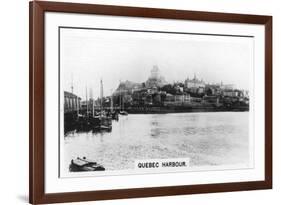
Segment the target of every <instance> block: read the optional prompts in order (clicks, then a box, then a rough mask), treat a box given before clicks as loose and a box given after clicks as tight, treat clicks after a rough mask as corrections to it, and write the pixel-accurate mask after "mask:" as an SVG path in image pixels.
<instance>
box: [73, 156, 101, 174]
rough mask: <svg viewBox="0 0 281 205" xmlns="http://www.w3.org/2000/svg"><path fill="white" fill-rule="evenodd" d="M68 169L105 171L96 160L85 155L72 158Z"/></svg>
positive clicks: (75, 170)
mask: <svg viewBox="0 0 281 205" xmlns="http://www.w3.org/2000/svg"><path fill="white" fill-rule="evenodd" d="M69 171H71V172H81V171H105V168H104V167H103V166H102V165H100V164H98V163H97V162H94V161H90V160H87V159H86V157H83V158H80V157H77V158H76V159H72V160H71V163H70V165H69Z"/></svg>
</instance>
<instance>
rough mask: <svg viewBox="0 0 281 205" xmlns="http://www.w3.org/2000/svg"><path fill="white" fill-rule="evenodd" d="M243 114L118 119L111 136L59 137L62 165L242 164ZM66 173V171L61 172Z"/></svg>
mask: <svg viewBox="0 0 281 205" xmlns="http://www.w3.org/2000/svg"><path fill="white" fill-rule="evenodd" d="M248 125H249V115H248V112H233V113H231V112H229V113H221V112H218V113H180V114H153V115H149V114H146V115H142V114H138V115H128V116H120V118H119V121H118V122H117V121H113V122H112V131H111V132H92V131H89V132H71V133H68V134H67V135H66V136H65V140H64V156H65V159H64V160H65V164H66V165H67V164H69V162H70V161H71V159H73V158H76V157H77V156H86V157H87V158H89V159H93V160H94V161H97V162H98V163H100V164H102V165H103V166H104V167H105V168H106V170H122V169H131V168H133V167H134V160H135V159H149V158H162V159H163V158H184V157H189V158H190V159H191V161H190V163H191V165H197V166H201V165H202V166H203V165H232V164H236V163H239V164H240V163H245V164H247V163H248V159H249V154H248V153H249V151H248V146H249V140H248ZM67 168H68V167H66V170H67Z"/></svg>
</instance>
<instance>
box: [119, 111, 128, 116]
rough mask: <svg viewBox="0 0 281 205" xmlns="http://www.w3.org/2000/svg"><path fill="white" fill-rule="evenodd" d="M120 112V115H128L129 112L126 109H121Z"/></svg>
mask: <svg viewBox="0 0 281 205" xmlns="http://www.w3.org/2000/svg"><path fill="white" fill-rule="evenodd" d="M119 114H120V115H128V113H127V112H126V111H124V110H123V111H122V110H121V111H120V112H119Z"/></svg>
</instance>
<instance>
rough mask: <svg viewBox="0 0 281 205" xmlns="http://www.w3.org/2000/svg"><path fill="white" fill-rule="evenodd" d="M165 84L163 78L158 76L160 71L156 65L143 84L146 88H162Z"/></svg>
mask: <svg viewBox="0 0 281 205" xmlns="http://www.w3.org/2000/svg"><path fill="white" fill-rule="evenodd" d="M165 84H166V81H165V79H164V77H162V76H161V75H160V70H159V68H158V66H157V65H154V66H153V68H152V69H151V71H150V76H149V78H148V79H147V81H146V82H145V86H146V87H147V88H157V87H162V86H163V85H165Z"/></svg>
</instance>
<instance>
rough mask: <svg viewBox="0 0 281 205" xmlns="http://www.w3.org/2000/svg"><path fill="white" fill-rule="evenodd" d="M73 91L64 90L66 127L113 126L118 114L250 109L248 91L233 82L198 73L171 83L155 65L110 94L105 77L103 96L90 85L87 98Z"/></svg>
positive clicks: (101, 83) (123, 83)
mask: <svg viewBox="0 0 281 205" xmlns="http://www.w3.org/2000/svg"><path fill="white" fill-rule="evenodd" d="M71 88H72V91H71V92H67V91H64V121H65V129H66V130H68V127H69V128H71V127H77V125H81V126H82V127H85V125H90V127H93V126H96V125H97V124H98V126H97V129H101V128H106V129H108V130H110V129H111V120H112V119H116V120H118V116H119V115H127V114H160V113H178V112H222V111H248V110H249V93H248V91H246V90H239V89H237V88H235V85H233V84H224V83H222V82H221V83H217V84H210V83H206V82H204V80H203V79H199V78H198V77H197V76H196V75H195V74H194V76H193V77H192V78H190V77H187V78H186V79H185V80H184V81H183V82H174V83H169V82H167V81H166V80H165V78H164V77H163V76H161V74H160V69H159V68H158V66H156V65H155V66H153V68H152V69H151V72H150V76H149V77H148V79H147V80H146V81H145V82H142V83H136V82H132V81H129V80H126V81H123V82H120V83H119V85H118V86H117V88H116V89H115V91H114V92H113V93H112V95H110V96H103V81H102V80H101V81H100V97H99V98H97V99H94V98H93V95H92V93H91V89H89V90H87V89H86V98H85V99H83V100H82V98H81V97H79V96H77V95H75V94H74V93H73V85H72V86H71ZM88 93H89V94H88Z"/></svg>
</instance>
